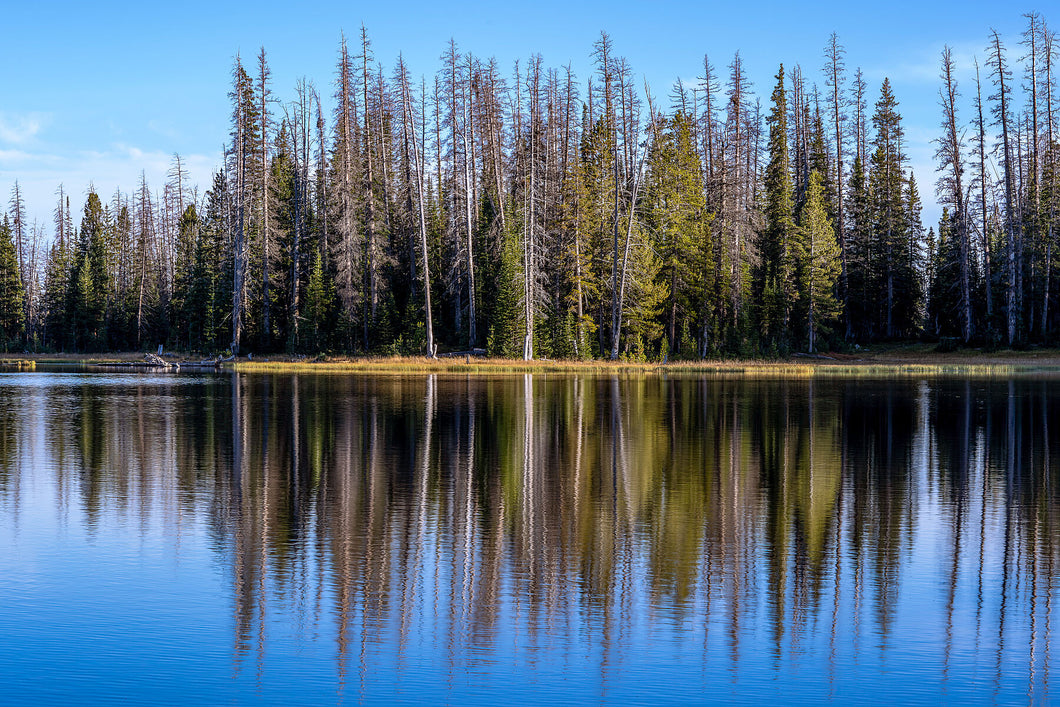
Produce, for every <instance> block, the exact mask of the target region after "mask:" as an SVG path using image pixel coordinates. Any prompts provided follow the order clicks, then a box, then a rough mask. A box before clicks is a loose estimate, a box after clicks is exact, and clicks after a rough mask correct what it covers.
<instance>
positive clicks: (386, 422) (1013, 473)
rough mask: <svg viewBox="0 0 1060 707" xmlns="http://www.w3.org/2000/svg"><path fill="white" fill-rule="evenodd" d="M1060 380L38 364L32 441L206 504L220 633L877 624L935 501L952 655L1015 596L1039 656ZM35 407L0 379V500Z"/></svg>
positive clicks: (1048, 594)
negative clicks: (47, 382)
mask: <svg viewBox="0 0 1060 707" xmlns="http://www.w3.org/2000/svg"><path fill="white" fill-rule="evenodd" d="M177 380H178V381H179V380H180V379H177ZM1056 388H1057V384H1056V383H1051V382H1030V381H1021V380H1014V381H1002V382H993V381H981V380H973V381H949V380H938V381H930V382H915V381H913V382H896V381H862V380H850V381H820V380H818V381H807V380H799V381H768V380H760V381H750V382H748V381H724V380H692V379H689V380H685V379H677V380H674V379H670V380H667V379H663V378H605V377H583V378H576V377H557V378H548V377H544V376H534V377H531V376H519V377H515V376H501V377H496V378H482V377H471V378H463V377H443V376H433V375H432V376H425V377H399V376H394V377H375V378H371V377H359V376H326V375H312V376H274V377H270V376H250V375H233V376H232V378H231V379H228V378H215V379H208V381H207V382H202V381H198V382H195V383H194V384H182V383H179V382H178V383H174V384H173V385H168V386H167V385H153V386H143V387H139V388H137V387H132V386H130V387H122V388H106V387H93V386H91V385H83V386H80V387H55V388H50V389H46V393H45V396H46V398H45V400H44V401H43V402H42V403H41V410H44V411H55V410H61V411H63V414H45V416H44V418H43V419H44V420H45V424H46V430H45V432H44V438H45V440H46V445H47V455H48V457H49V460H50V463H51V464H52V465H53V466H54V469H55V473H56V481H55V483H56V485H57V498H58V499H59V502H60V503H61V504H74V503H77V504H80V506H81V507H82V508H83V509H84V513H85V515H86V518H87V521H88V522H89V523H92V522H95V519H98V518H99V517H100V516H101V515H104V514H108V513H119V514H124V515H126V516H134V517H135V516H139V517H141V518H147V517H155V516H159V515H161V516H162V517H163V518H164V519H165V521H166V523H168V524H172V526H174V527H177V526H179V525H180V524H181V523H182V522H186V521H185V520H183V519H185V518H188V517H192V516H194V515H195V514H199V515H208V517H209V518H210V525H211V527H212V528H213V532H214V533H215V544H216V546H217V547H218V551H219V552H221V553H222V554H223V556H224V559H225V563H226V565H227V566H230V568H231V575H232V582H233V586H234V591H235V596H236V604H235V607H234V610H235V626H236V636H235V651H236V654H237V655H239V656H244V655H246V654H248V653H253V652H255V651H257V650H262V649H263V644H264V642H265V640H266V632H267V626H268V621H267V617H268V616H269V612H270V607H272V606H273V605H275V606H277V607H282V608H283V609H285V610H288V611H291V610H293V612H294V615H295V616H298V617H301V618H300V620H301V621H302V622H303V623H302V625H301V626H299V627H298V629H299V630H303V631H306V632H313V633H314V634H315V633H317V632H319V631H320V630H330V629H324V628H323V627H325V626H331V625H332V624H331V623H329V622H328V617H333V618H334V625H336V627H337V629H336V630H337V633H338V635H337V645H338V653H339V660H340V668H341V669H343V670H345V669H346V666H347V665H353V664H357V663H358V662H359V661H362V664H363V654H364V651H365V649H366V646H367V645H369V644H373V643H377V642H382V641H384V640H394V639H395V638H396V640H397V641H398V642H399V644H401V645H404V644H406V643H407V642H409V641H411V640H413V637H422V636H431V637H433V638H432V640H433V641H434V642H435V643H436V644H437V645H445V646H447V647H448V650H449V651H450V655H451V657H452V658H453V660H454V661H455V660H456V657H457V656H463V658H462V660H465V661H466V660H470V659H471V658H470V656H471V655H481V652H482V651H488V650H489V649H490V647H491V646H492V645H493V644H494V642H495V641H496V640H497V637H498V635H499V634H501V633H503V632H504V631H505V630H506V626H507V627H511V626H513V625H516V626H519V627H521V629H522V630H525V631H526V632H527V639H526V641H527V645H529V646H535V645H537V646H545V645H548V644H549V637H550V636H553V635H556V634H563V633H566V632H571V631H572V630H574V627H577V630H578V631H580V632H581V633H582V634H583V635H586V636H588V640H591V641H593V642H595V643H596V644H597V645H600V646H601V647H602V648H601V650H602V651H604V652H605V653H606V652H607V651H609V650H616V649H620V648H621V647H622V642H623V640H625V637H627V636H628V635H629V632H628V629H627V628H626V627H628V626H629V625H631V623H633V622H634V621H635V620H637V618H636V617H635V616H633V614H635V613H638V612H639V613H640V614H644V613H648V614H650V615H651V616H654V617H656V619H658V618H660V617H661V618H664V619H666V620H673V621H674V622H675V623H677V624H682V623H683V624H684V625H691V626H695V627H696V628H695V630H696V631H697V632H700V633H702V632H705V631H707V630H708V629H709V630H714V629H715V628H718V629H720V630H721V631H722V632H723V634H724V635H725V636H726V638H725V643H726V645H727V646H728V648H729V651H730V652H731V655H732V656H734V657H735V656H738V655H739V652H740V650H741V640H747V639H746V638H745V637H746V636H747V630H748V628H749V627H753V626H756V625H759V626H763V627H767V628H768V632H769V635H768V639H767V637H766V636H759V637H758V638H757V639H756V640H757V641H758V642H761V641H762V640H766V641H767V645H769V646H770V647H771V648H772V650H773V651H775V653H776V655H778V656H780V655H783V654H785V653H787V652H789V651H791V650H795V649H796V648H797V647H798V645H799V642H800V641H803V640H808V637H809V636H810V635H812V634H816V635H818V636H821V635H824V636H829V635H830V637H829V638H827V639H826V640H828V641H831V642H833V644H834V642H835V641H836V640H837V639H836V633H837V632H842V631H845V632H847V633H848V634H849V633H851V632H853V633H854V634H855V636H854V640H855V642H856V641H857V640H858V639H857V633H858V632H859V631H860V632H865V633H871V634H872V635H873V636H875V637H877V639H876V640H880V638H879V637H882V640H883V641H886V640H887V636H888V634H889V633H890V632H891V631H892V630H893V628H892V625H893V622H894V620H895V615H896V611H897V609H898V604H899V602H900V601H901V590H902V581H903V579H904V574H903V573H904V572H905V571H906V567H907V566H908V565H909V563H910V562H911V559H910V558H911V556H912V553H913V540H914V537H915V536H916V535H917V533H918V532H920V530H921V529H922V527H923V526H924V525H925V524H929V525H936V526H938V531H937V532H936V533H935V534H934V535H932V536H929V537H930V539H931V541H932V542H935V543H944V544H945V546H946V548H947V549H946V551H945V552H944V553H942V555H944V556H945V557H946V558H948V559H947V566H945V567H942V568H936V571H937V572H938V575H939V577H940V581H942V582H943V583H944V584H945V585H946V588H945V592H944V606H942V607H941V608H942V610H943V611H944V613H945V617H944V618H943V619H942V620H943V625H944V628H945V630H946V632H947V635H946V637H945V648H946V660H947V661H949V660H950V648H951V643H952V641H953V640H954V638H953V635H954V632H955V630H956V629H955V627H956V626H957V625H958V624H961V625H963V626H965V627H967V626H968V625H971V623H972V622H974V626H975V628H974V629H973V633H974V635H975V636H976V637H977V640H978V639H979V637H982V638H983V642H984V643H987V642H989V643H990V645H993V646H995V648H996V650H997V655H998V665H999V666H1000V662H1001V655H1002V651H1007V650H1010V648H1007V647H1005V646H1004V640H1005V636H1006V628H1005V626H1006V621H1013V620H1014V617H1015V616H1016V612H1019V614H1020V615H1021V616H1020V618H1019V620H1020V621H1021V622H1023V621H1026V616H1027V615H1029V616H1030V622H1031V625H1032V630H1031V636H1032V637H1033V638H1032V642H1033V645H1031V646H1029V647H1028V646H1026V645H1024V646H1022V647H1021V648H1020V650H1021V651H1024V652H1026V651H1027V650H1028V648H1029V651H1030V652H1029V654H1028V655H1027V657H1026V660H1027V661H1030V662H1032V663H1034V666H1032V669H1039V670H1043V671H1045V674H1046V681H1047V673H1048V663H1049V658H1050V648H1049V645H1048V639H1049V630H1048V629H1049V626H1050V623H1049V622H1050V621H1051V610H1052V601H1053V598H1054V594H1055V587H1054V581H1053V578H1054V577H1055V576H1056V559H1057V555H1058V543H1057V537H1058V531H1060V528H1058V518H1060V508H1058V504H1057V501H1058V490H1057V482H1058V479H1057V471H1058V463H1057V460H1056V459H1055V458H1054V456H1053V455H1052V454H1051V448H1050V442H1051V441H1050V435H1049V429H1050V428H1049V420H1050V418H1051V417H1052V418H1056V417H1057V416H1058V415H1060V411H1058V410H1057V409H1056V408H1057V406H1058V405H1060V402H1058V401H1060V396H1058V395H1057V394H1056V393H1057V389H1056ZM30 424H33V421H32V417H30V416H28V415H27V408H26V407H25V405H22V406H19V405H16V404H14V403H12V402H11V398H3V399H0V503H2V504H4V506H5V507H11V508H14V509H16V510H17V506H18V497H19V483H20V482H19V468H20V467H19V466H18V461H17V460H19V459H21V458H22V457H21V456H20V455H19V451H18V449H19V445H20V443H22V442H20V440H24V439H25V438H26V437H27V436H28V434H29V433H28V431H27V430H26V426H27V425H30ZM690 630H691V629H690ZM987 636H989V637H991V638H989V639H987V638H985V637H987ZM416 640H420V639H419V638H417V639H416ZM704 641H705V639H704ZM999 642H1000V643H1001V645H997V644H998V643H999ZM998 670H1000V667H999V668H998Z"/></svg>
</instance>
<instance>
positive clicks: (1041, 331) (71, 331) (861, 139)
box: [0, 14, 1060, 359]
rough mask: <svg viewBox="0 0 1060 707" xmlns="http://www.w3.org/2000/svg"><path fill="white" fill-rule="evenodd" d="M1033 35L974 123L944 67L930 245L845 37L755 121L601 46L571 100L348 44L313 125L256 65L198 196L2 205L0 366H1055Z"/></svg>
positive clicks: (988, 80)
mask: <svg viewBox="0 0 1060 707" xmlns="http://www.w3.org/2000/svg"><path fill="white" fill-rule="evenodd" d="M1025 18H1026V20H1027V29H1026V31H1025V32H1024V33H1023V36H1022V44H1021V51H1022V54H1021V56H1020V57H1019V59H1018V60H1017V61H1018V63H1019V66H1020V70H1021V72H1022V77H1021V78H1022V80H1021V81H1019V89H1020V90H1019V91H1016V90H1014V89H1016V88H1017V87H1016V86H1014V85H1013V81H1014V80H1015V79H1013V69H1012V66H1011V60H1010V58H1009V54H1008V52H1007V50H1006V48H1005V47H1004V44H1003V42H1002V41H1001V39H1000V37H999V35H998V34H997V33H996V32H994V33H992V34H991V36H990V41H989V45H988V47H987V49H986V52H985V54H984V61H983V65H982V67H981V69H982V70H981V71H980V67H979V66H978V63H977V64H976V81H975V85H974V88H973V89H972V90H973V91H974V97H975V99H974V106H975V111H974V112H973V115H972V117H971V120H970V122H962V119H961V117H960V116H959V107H960V106H961V103H960V101H959V97H960V90H959V88H958V85H957V81H956V78H955V73H956V68H955V62H954V58H953V55H952V52H951V51H950V49H949V48H946V49H945V50H944V51H943V54H942V57H941V83H942V87H941V89H940V93H939V95H940V109H941V114H942V120H941V135H940V137H939V138H938V139H937V140H936V144H937V147H938V150H937V153H936V157H937V161H938V165H937V166H938V174H939V175H940V176H939V179H938V182H937V185H936V193H937V195H938V197H939V198H940V201H941V203H943V204H944V205H945V211H944V213H943V216H942V219H941V222H940V223H939V224H938V229H937V231H936V230H935V229H934V228H932V229H929V230H928V232H927V233H925V231H924V228H923V226H922V224H921V215H920V214H921V200H920V195H919V189H918V186H917V184H916V182H915V180H914V178H913V174H912V170H911V168H910V165H909V161H908V156H907V154H906V152H905V137H904V132H903V126H902V118H901V115H900V113H899V110H898V100H897V98H896V97H895V95H894V93H893V91H892V89H891V85H890V83H889V81H887V80H886V79H885V80H884V81H883V83H882V85H881V86H880V87H879V92H878V96H877V97H876V98H875V101H872V98H871V96H870V87H869V86H868V85H867V83H866V81H865V80H864V76H863V74H862V72H861V70H860V69H857V70H855V71H854V72H853V73H852V74H851V73H850V72H848V71H847V67H846V51H845V48H844V47H843V46H842V44H840V42H839V40H838V38H837V37H836V35H834V34H833V35H832V36H831V37H830V38H829V40H828V42H827V44H826V46H825V49H824V52H823V58H824V61H823V65H822V67H821V73H820V83H817V82H815V81H814V80H813V79H812V78H811V77H809V76H807V75H806V74H804V73H803V71H802V69H801V67H798V66H796V67H793V68H790V67H789V68H785V67H784V66H781V67H780V68H779V70H778V72H777V74H776V76H775V84H774V87H773V90H772V93H771V96H770V99H769V101H768V104H767V105H763V104H762V101H761V99H760V98H758V97H756V95H755V94H754V92H753V89H752V86H751V83H750V81H749V79H748V78H747V75H746V72H745V69H744V66H743V63H742V60H741V58H740V56H739V54H737V55H735V56H734V57H733V59H732V60H731V62H729V63H728V64H727V65H726V66H724V67H719V66H717V65H716V64H715V63H713V62H712V60H711V59H710V57H709V56H705V57H704V59H703V65H702V70H701V76H700V77H699V80H698V82H697V83H695V84H694V85H691V86H688V85H684V84H683V83H682V82H680V81H678V82H677V83H676V84H675V85H674V86H673V88H672V90H671V91H670V93H669V96H668V97H667V100H666V101H665V102H664V101H660V100H659V98H658V97H657V96H654V95H653V94H652V92H651V89H650V87H648V86H647V85H645V86H643V87H639V86H638V85H637V81H636V79H635V77H634V74H633V70H632V67H631V66H630V64H629V63H628V61H627V60H626V59H624V58H623V57H621V56H619V55H618V54H617V52H616V50H615V48H614V46H613V44H612V41H611V39H610V38H609V37H608V36H607V34H606V33H601V35H600V37H599V39H598V40H597V41H596V42H595V44H594V46H593V50H592V57H593V71H592V73H591V75H590V76H587V77H584V79H579V77H577V76H576V75H575V74H574V72H573V71H572V69H571V67H570V66H567V67H559V68H550V67H546V66H545V65H544V63H543V60H542V58H541V57H540V56H539V55H535V56H531V57H530V58H529V59H528V60H526V61H520V62H516V63H515V65H514V66H513V67H512V68H511V70H510V71H509V72H505V71H502V69H501V68H500V67H499V66H498V64H497V62H496V61H495V60H493V59H488V60H487V59H481V58H479V57H476V56H474V55H472V54H470V53H463V52H461V51H460V50H459V49H458V47H457V45H456V44H455V42H452V41H450V43H449V45H448V46H447V48H446V50H445V51H444V52H443V53H442V55H441V57H440V68H439V69H438V71H436V72H435V73H434V74H433V75H431V76H424V77H421V78H419V79H418V80H416V79H414V78H413V77H412V75H411V73H410V71H409V69H408V67H407V66H406V64H405V62H404V60H403V58H401V57H399V58H398V59H397V61H396V63H395V66H394V68H393V69H392V70H389V71H387V70H385V69H384V67H383V65H382V64H381V63H379V62H378V61H377V60H376V58H375V57H374V55H373V52H372V46H371V42H370V40H369V37H368V34H367V31H366V30H365V29H364V28H362V29H361V31H360V35H359V37H358V38H357V40H356V41H355V42H353V43H352V46H351V43H350V42H348V41H347V38H346V37H342V39H341V41H340V45H339V52H338V61H337V66H336V77H335V81H334V83H333V86H332V91H333V96H332V97H333V101H331V103H333V105H334V110H333V111H329V112H328V114H326V113H325V110H324V108H323V101H322V100H321V97H320V94H319V92H318V91H317V89H316V87H315V86H314V85H313V84H312V83H311V82H309V81H306V80H302V81H300V82H298V84H297V86H296V88H295V91H294V97H293V100H290V101H287V102H283V101H281V100H279V99H277V98H276V96H275V95H274V93H273V87H272V80H271V71H270V67H269V63H268V57H267V55H266V52H265V50H264V49H262V50H261V51H260V52H259V53H258V54H257V56H256V57H255V58H254V59H253V60H252V61H250V62H245V61H244V59H243V58H242V57H237V58H236V60H235V62H234V66H233V68H232V74H231V90H230V93H229V99H230V103H231V110H232V112H231V118H230V124H229V130H228V134H227V139H226V143H225V152H224V160H223V165H222V167H221V168H220V169H219V170H218V171H217V173H216V174H215V175H214V177H213V181H212V184H211V185H210V188H209V189H208V190H207V191H205V192H204V193H200V192H199V190H198V188H197V187H193V186H192V185H190V184H189V180H188V175H187V171H186V168H185V166H184V165H183V163H182V160H181V158H180V157H179V155H177V156H174V159H173V163H172V169H171V171H170V174H169V177H168V179H167V181H166V183H165V185H164V186H163V187H162V189H161V191H160V192H157V191H154V190H152V188H150V187H149V186H148V184H147V180H146V178H145V177H141V180H140V184H139V185H138V186H137V188H136V189H135V190H133V191H132V192H131V193H126V192H122V191H120V190H119V191H117V192H116V193H115V194H113V195H112V196H110V197H109V198H107V197H103V196H101V195H99V194H97V193H96V192H95V191H94V190H92V189H90V190H89V193H88V196H87V199H86V201H85V203H84V205H83V207H82V208H81V210H80V212H79V215H80V219H79V224H78V225H75V218H74V213H75V212H74V211H73V210H72V205H71V200H70V196H69V195H68V194H67V193H66V192H65V191H64V190H63V188H62V187H60V188H59V190H58V193H57V201H56V205H55V209H54V223H53V225H52V229H51V233H50V234H48V233H45V231H46V229H45V227H44V226H43V225H41V224H32V225H31V224H28V223H27V219H26V207H25V202H24V199H23V197H22V194H21V191H20V188H19V185H18V183H17V182H16V183H15V185H14V188H13V190H12V195H11V200H10V208H9V211H8V213H7V214H6V215H5V216H4V219H3V221H2V224H0V344H2V345H3V346H5V347H6V348H8V349H12V348H16V349H22V348H30V349H34V350H66V351H98V350H119V349H142V348H144V347H154V346H156V345H158V344H164V345H166V346H167V347H170V348H177V349H182V350H192V351H203V352H221V351H226V350H227V351H232V352H236V353H240V352H244V353H245V352H248V351H253V352H277V351H286V352H289V353H305V354H315V353H320V352H343V353H355V354H361V353H372V354H377V353H398V354H417V353H418V354H428V355H432V354H434V353H435V352H437V351H439V350H469V349H479V348H482V349H485V350H486V351H487V352H489V353H490V354H492V355H497V356H508V357H523V358H527V359H530V358H535V357H548V358H612V359H615V358H620V357H622V358H634V359H643V358H663V359H672V358H701V357H708V356H723V355H742V356H754V355H778V354H784V353H788V352H791V351H794V350H809V351H815V350H819V349H830V348H842V347H847V346H852V345H854V344H857V343H869V342H873V341H880V340H896V339H910V338H918V337H926V338H938V337H951V338H953V339H955V340H959V341H963V342H965V343H980V344H987V345H999V344H1005V345H1009V346H1017V345H1028V344H1037V343H1049V342H1052V341H1053V340H1054V338H1055V334H1054V332H1055V331H1056V329H1057V325H1058V321H1057V320H1058V318H1060V315H1058V312H1057V307H1056V306H1055V304H1054V303H1053V300H1054V299H1055V297H1056V295H1057V294H1058V293H1057V292H1056V290H1057V282H1056V280H1057V278H1056V277H1055V276H1054V275H1053V263H1054V260H1055V259H1056V253H1055V250H1056V249H1055V248H1054V243H1055V231H1056V225H1057V216H1058V214H1057V203H1058V199H1060V195H1058V193H1057V186H1056V171H1057V156H1058V145H1057V140H1056V135H1055V129H1056V78H1055V76H1054V71H1053V65H1054V61H1055V59H1056V55H1057V42H1056V36H1055V33H1053V32H1051V31H1050V30H1048V29H1047V26H1046V23H1045V21H1044V20H1043V19H1042V18H1041V17H1040V16H1039V15H1037V14H1028V15H1026V16H1025ZM1017 94H1019V95H1017ZM1017 99H1022V100H1017ZM870 102H871V103H870ZM664 103H665V105H664Z"/></svg>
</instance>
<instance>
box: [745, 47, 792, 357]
mask: <svg viewBox="0 0 1060 707" xmlns="http://www.w3.org/2000/svg"><path fill="white" fill-rule="evenodd" d="M776 79H777V83H776V87H775V88H774V89H773V97H772V101H773V108H772V110H771V111H770V113H769V117H768V118H767V122H768V124H769V163H768V164H767V165H766V172H765V177H764V179H763V182H764V183H763V186H764V188H765V202H766V203H765V214H764V216H765V227H764V230H763V231H762V234H761V236H760V238H759V243H758V251H759V262H758V266H757V268H756V270H755V277H754V283H755V286H754V292H753V295H754V297H755V300H756V301H757V302H758V303H759V315H758V323H759V327H760V328H759V332H760V336H761V337H762V339H761V341H762V345H763V346H765V347H767V348H769V349H773V350H777V351H784V350H787V349H788V348H789V347H790V345H791V332H790V321H791V305H792V303H793V301H794V285H795V282H794V277H793V274H794V257H793V256H794V253H793V245H794V244H793V241H794V237H795V220H794V219H795V215H794V212H795V207H794V199H793V192H794V188H793V185H792V177H791V163H790V156H789V154H788V123H787V114H788V111H787V96H786V92H785V90H784V67H783V66H781V67H780V71H778V72H777V75H776Z"/></svg>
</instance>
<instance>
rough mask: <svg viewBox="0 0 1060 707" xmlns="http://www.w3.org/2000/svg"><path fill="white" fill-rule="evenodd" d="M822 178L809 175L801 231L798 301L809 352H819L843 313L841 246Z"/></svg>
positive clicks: (801, 218)
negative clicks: (824, 337) (827, 208)
mask: <svg viewBox="0 0 1060 707" xmlns="http://www.w3.org/2000/svg"><path fill="white" fill-rule="evenodd" d="M824 198H825V192H824V189H823V187H822V180H821V175H820V174H818V173H817V171H816V170H815V171H813V172H811V173H810V182H809V187H808V189H807V192H806V205H805V206H804V207H803V209H802V213H801V216H800V219H799V229H798V256H797V257H798V261H799V267H798V270H799V280H800V285H801V286H800V288H799V289H800V292H799V299H800V301H801V304H802V309H803V312H804V313H805V314H804V316H805V327H806V342H807V348H808V350H809V351H810V352H811V353H813V352H814V351H816V350H817V343H818V339H819V337H820V334H821V333H822V332H828V331H831V327H832V325H833V324H834V323H835V321H836V319H837V317H838V316H839V313H840V302H839V300H838V299H837V298H836V286H837V284H838V282H839V276H840V272H841V264H840V255H841V254H840V249H839V242H838V240H837V239H836V235H835V231H834V230H833V228H832V223H831V221H830V220H829V218H828V214H827V213H826V211H825V204H824Z"/></svg>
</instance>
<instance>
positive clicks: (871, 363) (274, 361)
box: [0, 344, 1060, 378]
mask: <svg viewBox="0 0 1060 707" xmlns="http://www.w3.org/2000/svg"><path fill="white" fill-rule="evenodd" d="M828 355H829V357H830V358H809V357H793V358H790V359H787V360H780V361H776V360H774V361H767V360H734V359H720V360H709V361H679V362H673V363H667V364H661V363H636V362H626V361H595V360H594V361H549V360H536V361H521V360H516V359H499V358H476V357H470V358H468V357H452V358H436V359H430V358H426V357H416V356H409V357H399V356H392V357H332V358H328V359H325V360H309V359H291V358H289V357H284V356H276V357H270V358H269V359H266V360H247V359H239V360H237V361H234V362H231V363H226V364H224V367H225V368H227V369H230V370H236V371H240V372H246V373H323V374H365V373H371V374H374V375H417V374H423V373H444V374H457V375H468V374H474V375H515V374H524V373H535V374H548V373H555V374H575V373H576V374H582V375H606V376H611V375H623V376H625V375H630V376H642V375H668V376H673V375H676V376H682V375H695V376H709V377H722V378H812V377H875V378H880V377H902V378H909V377H936V376H963V377H970V376H972V377H1010V376H1021V375H1035V376H1042V375H1060V351H1058V350H1056V349H1048V350H1047V349H1036V350H1029V351H996V352H989V353H986V352H982V351H978V350H974V349H964V350H959V351H956V352H953V353H946V354H941V353H937V352H935V351H934V350H933V347H932V346H931V345H926V344H914V345H904V346H890V347H885V346H880V347H874V348H873V349H866V350H863V351H859V352H857V353H856V354H828ZM181 358H187V359H189V360H199V358H200V357H199V356H198V355H188V356H186V357H184V356H177V357H175V359H176V360H180V359H181ZM142 361H143V353H141V352H135V351H134V352H123V353H113V354H44V355H33V356H30V355H27V354H0V370H12V369H14V370H32V367H33V366H34V364H46V363H80V364H101V363H109V364H114V363H123V362H124V363H131V362H142Z"/></svg>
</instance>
